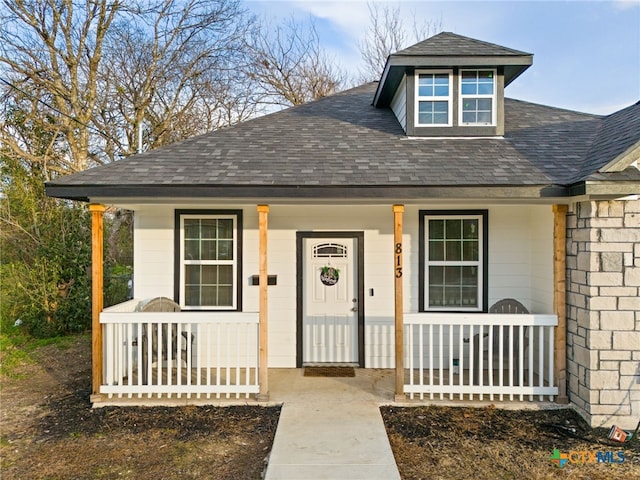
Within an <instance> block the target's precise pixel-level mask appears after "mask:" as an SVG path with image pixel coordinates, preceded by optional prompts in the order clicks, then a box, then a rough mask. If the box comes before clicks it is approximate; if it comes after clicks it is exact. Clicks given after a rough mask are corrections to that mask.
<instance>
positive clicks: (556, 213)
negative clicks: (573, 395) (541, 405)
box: [553, 205, 569, 404]
mask: <svg viewBox="0 0 640 480" xmlns="http://www.w3.org/2000/svg"><path fill="white" fill-rule="evenodd" d="M567 210H568V207H567V205H554V206H553V311H554V313H555V314H556V315H557V316H558V326H557V327H555V337H554V342H555V345H554V363H553V365H554V372H553V375H554V377H555V379H556V385H557V386H558V396H557V397H556V402H557V403H561V404H567V403H569V398H568V397H567V278H566V277H567V264H566V258H567Z"/></svg>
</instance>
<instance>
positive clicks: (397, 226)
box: [393, 205, 406, 402]
mask: <svg viewBox="0 0 640 480" xmlns="http://www.w3.org/2000/svg"><path fill="white" fill-rule="evenodd" d="M403 213H404V205H393V276H394V279H395V285H394V295H395V352H396V388H395V400H396V402H401V401H404V400H405V399H406V397H405V395H404V315H403V297H402V274H403V271H402V220H403Z"/></svg>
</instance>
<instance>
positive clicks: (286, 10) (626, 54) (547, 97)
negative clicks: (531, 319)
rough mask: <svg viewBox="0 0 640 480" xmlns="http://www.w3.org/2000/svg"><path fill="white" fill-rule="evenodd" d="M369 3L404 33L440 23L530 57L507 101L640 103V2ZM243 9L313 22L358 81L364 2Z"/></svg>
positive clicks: (315, 1) (603, 106) (586, 108)
mask: <svg viewBox="0 0 640 480" xmlns="http://www.w3.org/2000/svg"><path fill="white" fill-rule="evenodd" d="M374 1H375V3H380V4H384V3H387V4H389V5H391V6H392V7H394V6H399V8H400V12H401V16H402V18H403V20H404V24H405V25H406V28H407V30H408V31H409V32H411V31H412V28H413V27H412V25H413V18H414V17H415V19H416V20H417V23H421V22H423V21H427V22H428V21H432V20H438V21H441V24H442V29H443V30H444V31H447V32H453V33H457V34H459V35H464V36H467V37H472V38H476V39H478V40H484V41H487V42H491V43H496V44H498V45H502V46H504V47H508V48H513V49H516V50H521V51H524V52H528V53H532V54H533V65H532V66H531V67H530V68H529V69H528V70H527V71H526V72H525V73H524V74H522V75H521V76H520V77H518V78H517V79H516V80H515V81H514V82H513V83H512V84H511V85H509V86H508V87H507V88H506V90H505V94H506V96H508V97H510V98H517V99H521V100H526V101H530V102H534V103H541V104H544V105H550V106H554V107H560V108H567V109H570V110H576V111H580V112H587V113H595V114H602V115H607V114H610V113H613V112H614V111H617V110H619V109H621V108H624V107H626V106H629V105H631V104H633V103H636V102H637V101H639V100H640V0H616V1H601V0H588V1H584V0H583V1H576V0H567V1H539V0H504V1H480V0H465V1H463V0H449V1H430V0H422V1H416V0H413V1H409V0H400V1H394V2H383V1H382V0H374ZM244 4H245V6H246V7H247V8H249V10H251V11H252V12H254V13H256V14H257V15H260V16H262V15H264V16H266V17H267V18H270V19H276V20H278V19H282V18H290V17H292V16H293V17H294V18H296V19H297V20H298V21H309V20H310V19H313V21H314V23H315V25H316V28H317V30H318V33H319V36H320V42H321V45H322V47H324V48H325V49H326V50H327V51H328V53H329V55H331V57H332V58H333V59H335V61H336V63H337V64H338V65H340V66H341V68H342V69H343V70H344V71H346V72H347V73H348V74H350V75H352V76H353V77H354V78H355V77H357V74H358V69H359V68H360V66H361V59H360V52H359V49H358V42H360V41H361V40H362V39H363V38H364V36H365V35H366V32H367V29H368V27H369V13H368V9H367V2H366V0H342V1H323V0H297V1H291V0H244ZM411 43H414V42H411ZM407 46H408V45H407Z"/></svg>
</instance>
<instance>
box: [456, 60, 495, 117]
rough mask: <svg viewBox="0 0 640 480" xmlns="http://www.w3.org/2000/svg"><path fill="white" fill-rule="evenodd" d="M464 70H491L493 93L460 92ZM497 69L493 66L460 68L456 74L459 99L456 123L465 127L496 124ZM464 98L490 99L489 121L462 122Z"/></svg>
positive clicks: (476, 71)
mask: <svg viewBox="0 0 640 480" xmlns="http://www.w3.org/2000/svg"><path fill="white" fill-rule="evenodd" d="M465 72H475V73H476V74H477V73H478V72H493V93H492V94H491V95H487V94H483V95H480V94H474V95H463V94H462V76H463V75H462V74H463V73H465ZM497 74H498V72H497V70H496V69H494V68H467V69H464V70H460V71H459V74H458V77H459V78H458V92H460V101H459V102H458V125H461V126H465V127H495V126H496V119H497V115H496V106H497V102H496V88H497V85H496V83H497V82H496V80H497V77H496V76H497ZM465 98H473V99H476V98H490V99H491V123H490V124H489V123H470V122H464V121H463V116H462V107H463V106H464V99H465Z"/></svg>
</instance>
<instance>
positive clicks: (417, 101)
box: [414, 70, 453, 128]
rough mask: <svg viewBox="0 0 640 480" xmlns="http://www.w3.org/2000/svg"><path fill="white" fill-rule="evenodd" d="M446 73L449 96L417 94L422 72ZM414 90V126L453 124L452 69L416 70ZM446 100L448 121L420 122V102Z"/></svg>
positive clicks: (436, 126) (444, 125) (448, 125)
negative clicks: (422, 95) (423, 95)
mask: <svg viewBox="0 0 640 480" xmlns="http://www.w3.org/2000/svg"><path fill="white" fill-rule="evenodd" d="M439 73H446V74H447V75H448V76H449V96H448V97H432V96H428V97H421V96H420V95H419V91H420V75H422V74H439ZM414 77H415V79H414V84H415V87H414V91H415V101H414V110H415V114H414V122H415V126H416V127H434V128H439V127H451V126H452V125H453V70H416V71H415V73H414ZM445 100H446V101H447V117H448V123H420V102H421V101H426V102H443V101H445Z"/></svg>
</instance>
